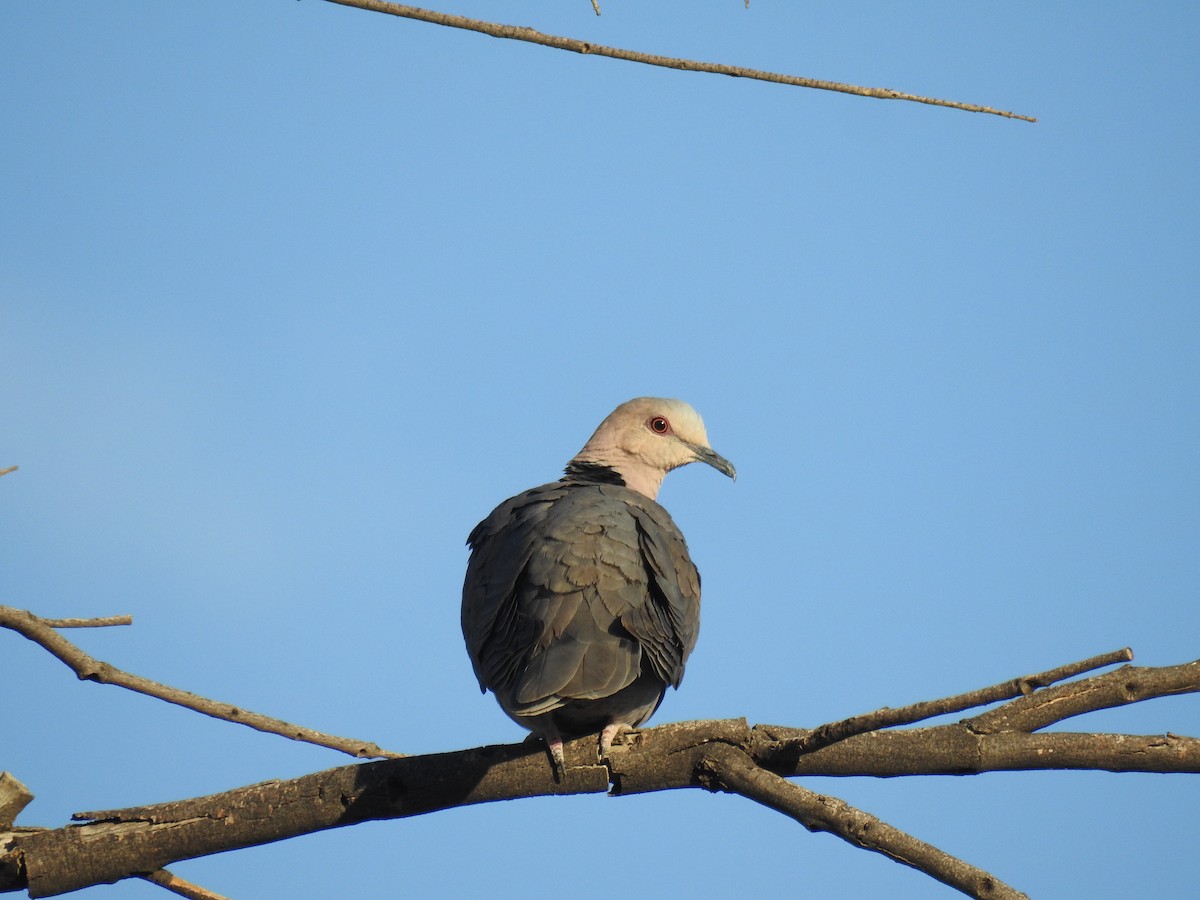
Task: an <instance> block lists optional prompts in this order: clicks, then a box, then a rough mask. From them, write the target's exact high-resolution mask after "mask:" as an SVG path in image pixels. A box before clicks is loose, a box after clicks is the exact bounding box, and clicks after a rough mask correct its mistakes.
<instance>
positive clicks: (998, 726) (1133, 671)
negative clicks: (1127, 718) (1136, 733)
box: [967, 660, 1200, 732]
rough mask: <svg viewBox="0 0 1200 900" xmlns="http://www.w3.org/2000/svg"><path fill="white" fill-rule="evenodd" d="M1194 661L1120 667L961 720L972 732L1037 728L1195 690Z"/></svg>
mask: <svg viewBox="0 0 1200 900" xmlns="http://www.w3.org/2000/svg"><path fill="white" fill-rule="evenodd" d="M1198 684H1200V660H1196V661H1194V662H1190V663H1183V664H1182V665H1178V666H1163V667H1161V668H1149V667H1145V666H1140V667H1139V666H1122V667H1121V668H1119V669H1117V670H1116V671H1114V672H1106V673H1105V674H1104V675H1098V676H1096V677H1094V678H1088V679H1085V680H1083V681H1073V682H1071V683H1069V684H1063V685H1058V686H1057V687H1053V688H1047V689H1046V690H1044V691H1038V692H1037V693H1035V694H1031V695H1030V696H1028V697H1022V698H1020V699H1018V700H1014V701H1013V702H1012V703H1006V704H1005V705H1004V706H1000V707H997V708H996V709H992V710H988V711H987V712H985V713H981V714H980V715H978V716H975V717H974V718H972V719H968V720H967V724H968V725H969V727H970V728H971V729H972V730H973V731H978V732H998V731H1037V730H1038V729H1039V728H1045V727H1046V726H1047V725H1053V724H1054V723H1055V722H1061V721H1062V720H1063V719H1068V718H1070V717H1072V716H1079V715H1083V714H1084V713H1089V712H1095V711H1096V710H1100V709H1111V708H1112V707H1114V706H1124V705H1125V704H1127V703H1138V702H1139V701H1142V700H1147V699H1150V698H1152V697H1167V696H1170V695H1172V694H1187V693H1192V692H1194V691H1196V690H1200V687H1198V686H1197V685H1198Z"/></svg>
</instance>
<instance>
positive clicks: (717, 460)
mask: <svg viewBox="0 0 1200 900" xmlns="http://www.w3.org/2000/svg"><path fill="white" fill-rule="evenodd" d="M688 446H689V447H691V448H692V452H693V453H695V454H696V460H697V462H702V463H708V464H709V465H710V466H712V467H713V468H714V469H716V470H717V471H718V472H722V473H724V474H725V475H728V476H729V477H730V478H732V479H733V480H734V481H737V469H735V468H734V467H733V463H731V462H730V461H729V460H727V459H726V458H725V457H723V456H722V455H721V454H719V453H717V452H716V451H715V450H713V449H712V448H711V447H704V446H701V445H700V444H688Z"/></svg>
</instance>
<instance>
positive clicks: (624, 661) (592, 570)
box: [462, 397, 736, 776]
mask: <svg viewBox="0 0 1200 900" xmlns="http://www.w3.org/2000/svg"><path fill="white" fill-rule="evenodd" d="M692 462H705V463H708V464H709V465H710V466H712V467H713V468H715V469H716V470H717V471H719V472H724V473H725V474H726V475H728V476H729V477H730V478H735V477H736V472H735V471H734V468H733V465H732V464H731V463H730V462H729V461H728V460H727V459H725V458H724V457H722V456H719V455H717V453H715V452H714V451H713V449H712V448H711V447H709V445H708V437H707V435H706V434H705V431H704V423H703V422H702V421H701V419H700V416H699V415H698V414H697V413H696V411H695V410H694V409H692V407H690V406H689V405H688V404H686V403H684V402H682V401H681V400H662V399H659V398H655V397H641V398H638V399H636V400H630V401H629V402H628V403H622V404H621V405H620V406H618V407H617V408H616V409H615V410H614V411H613V412H612V413H611V414H610V415H609V416H608V418H606V419H605V420H604V421H603V422H601V423H600V427H599V428H597V429H596V433H595V434H593V435H592V437H591V439H590V440H588V442H587V443H586V444H585V445H584V446H583V449H582V450H580V451H579V452H578V453H577V454H576V455H575V457H574V459H572V460H571V461H570V462H569V463H568V464H567V467H566V471H565V472H564V474H563V477H562V478H560V479H559V480H558V481H555V482H552V483H550V484H544V485H542V486H541V487H536V488H532V489H530V490H528V491H525V492H524V493H522V494H518V495H517V496H515V497H513V498H511V499H509V500H506V501H505V502H504V503H501V504H500V505H499V506H498V507H496V509H495V510H493V511H492V514H491V515H489V516H488V517H487V518H486V519H484V520H483V521H482V522H480V523H479V524H478V525H477V526H476V527H475V529H474V530H473V531H472V532H471V536H470V537H469V538H468V539H467V543H468V545H469V546H470V548H471V559H470V562H469V563H468V565H467V577H466V581H465V583H464V584H463V602H462V629H463V636H464V637H465V638H466V641H467V651H468V652H469V653H470V655H471V662H472V664H473V665H474V667H475V675H476V677H478V679H479V686H480V689H481V690H483V691H485V692H486V691H488V690H491V691H492V692H493V693H495V695H496V699H497V700H498V701H499V702H500V705H501V706H502V707H503V708H504V711H505V712H506V713H508V715H509V716H510V717H511V718H512V719H513V721H515V722H516V723H517V724H519V725H521V726H523V727H525V728H528V729H529V730H530V731H532V732H533V733H534V734H537V735H540V736H541V737H542V738H544V739H545V741H546V745H547V748H548V750H549V752H550V757H551V760H552V762H553V763H554V768H555V772H556V774H558V775H560V776H561V773H562V771H563V767H564V764H563V749H562V747H563V736H564V735H565V736H580V735H585V734H593V733H596V732H599V733H600V748H599V749H600V756H601V758H604V757H606V756H607V755H608V751H609V749H610V747H611V746H612V742H613V739H614V738H615V737H616V736H617V735H618V734H620V733H622V732H624V731H628V730H629V729H631V728H635V727H637V726H638V725H641V724H642V723H643V722H645V721H646V720H647V719H649V718H650V716H651V715H652V714H653V713H654V711H655V710H656V709H658V705H659V703H661V702H662V698H663V694H665V693H666V689H667V685H671V686H672V687H679V682H680V681H681V680H682V678H683V668H684V663H685V662H686V661H687V658H688V654H690V653H691V652H692V648H693V647H694V646H695V645H696V635H697V633H698V632H699V629H700V575H699V573H698V572H697V571H696V567H695V566H694V565H693V564H692V560H691V558H690V557H689V556H688V549H687V543H686V542H685V541H684V539H683V535H682V534H681V533H680V532H679V529H678V528H677V527H676V525H675V523H674V522H673V521H671V517H670V515H668V514H667V511H666V510H665V509H663V508H662V507H661V506H659V505H658V504H657V503H656V502H655V497H656V496H657V495H658V489H659V487H660V486H661V484H662V480H663V476H665V475H666V474H667V472H669V471H671V470H672V469H677V468H679V467H680V466H685V465H687V464H688V463H692Z"/></svg>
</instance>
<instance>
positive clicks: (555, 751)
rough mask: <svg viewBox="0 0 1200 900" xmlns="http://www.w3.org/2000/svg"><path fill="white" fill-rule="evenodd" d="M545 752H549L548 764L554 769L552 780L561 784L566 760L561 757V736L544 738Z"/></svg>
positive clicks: (565, 771) (565, 770) (564, 774)
mask: <svg viewBox="0 0 1200 900" xmlns="http://www.w3.org/2000/svg"><path fill="white" fill-rule="evenodd" d="M546 752H547V753H549V754H550V765H551V766H552V767H553V769H554V780H555V781H556V782H558V783H560V784H561V783H562V780H563V778H564V777H566V774H567V761H566V759H565V758H564V757H563V742H562V738H560V737H553V738H546Z"/></svg>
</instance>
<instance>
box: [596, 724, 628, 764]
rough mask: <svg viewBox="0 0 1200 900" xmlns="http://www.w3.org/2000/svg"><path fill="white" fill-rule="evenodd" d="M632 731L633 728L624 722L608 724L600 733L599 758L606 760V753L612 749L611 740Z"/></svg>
mask: <svg viewBox="0 0 1200 900" xmlns="http://www.w3.org/2000/svg"><path fill="white" fill-rule="evenodd" d="M631 731H633V726H632V725H630V724H628V723H626V722H609V723H608V724H607V725H605V726H604V730H603V731H601V732H600V758H601V759H608V751H610V750H611V749H612V744H613V740H614V739H616V738H617V737H618V736H619V735H622V734H628V733H629V732H631Z"/></svg>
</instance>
